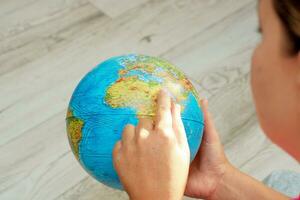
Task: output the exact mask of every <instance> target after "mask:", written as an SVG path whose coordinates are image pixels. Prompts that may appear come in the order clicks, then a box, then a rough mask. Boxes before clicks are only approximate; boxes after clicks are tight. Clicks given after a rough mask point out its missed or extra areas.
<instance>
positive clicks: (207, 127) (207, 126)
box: [200, 99, 220, 144]
mask: <svg viewBox="0 0 300 200" xmlns="http://www.w3.org/2000/svg"><path fill="white" fill-rule="evenodd" d="M200 103H201V107H202V111H203V115H204V135H203V140H204V142H205V143H207V144H213V143H219V142H220V138H219V135H218V132H217V130H216V128H215V125H214V122H213V119H212V116H211V114H210V112H209V111H208V101H207V99H203V100H201V101H200Z"/></svg>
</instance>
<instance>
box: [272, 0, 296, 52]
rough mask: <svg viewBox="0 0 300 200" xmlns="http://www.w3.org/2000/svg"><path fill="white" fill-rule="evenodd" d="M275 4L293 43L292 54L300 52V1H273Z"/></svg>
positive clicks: (276, 10)
mask: <svg viewBox="0 0 300 200" xmlns="http://www.w3.org/2000/svg"><path fill="white" fill-rule="evenodd" d="M273 3H274V8H275V12H276V13H277V14H278V16H279V18H280V20H281V22H282V24H283V25H284V27H285V29H286V32H287V35H288V39H289V40H290V41H291V50H292V53H298V52H300V0H273Z"/></svg>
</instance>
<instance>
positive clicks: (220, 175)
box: [118, 0, 300, 200]
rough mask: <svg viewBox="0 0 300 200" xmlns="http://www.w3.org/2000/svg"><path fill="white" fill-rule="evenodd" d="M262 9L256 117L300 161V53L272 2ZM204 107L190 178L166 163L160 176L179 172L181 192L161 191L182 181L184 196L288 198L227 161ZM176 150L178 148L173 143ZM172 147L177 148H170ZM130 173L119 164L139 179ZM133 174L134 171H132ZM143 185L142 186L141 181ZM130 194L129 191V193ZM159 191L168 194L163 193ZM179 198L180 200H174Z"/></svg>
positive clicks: (254, 77)
mask: <svg viewBox="0 0 300 200" xmlns="http://www.w3.org/2000/svg"><path fill="white" fill-rule="evenodd" d="M258 8H259V18H260V29H261V34H262V38H261V42H260V43H259V44H258V46H257V48H256V50H255V52H254V53H253V58H252V67H251V86H252V91H253V97H254V102H255V106H256V111H257V115H258V119H259V122H260V125H261V127H262V129H263V130H264V132H265V133H266V135H267V136H268V137H269V138H270V139H271V140H272V141H273V142H274V143H276V144H277V145H279V146H280V147H282V148H283V149H284V150H286V151H287V152H288V153H289V154H290V155H292V156H293V157H294V158H295V159H297V160H298V161H299V160H300V145H299V141H300V134H299V132H300V123H299V122H300V104H299V102H300V54H299V53H293V54H292V53H291V52H290V49H289V48H290V47H289V40H288V37H287V34H286V32H285V29H284V26H283V25H282V23H281V21H280V20H279V18H278V16H277V14H276V13H275V10H274V8H273V5H272V0H261V1H259V6H258ZM201 103H202V110H203V113H204V120H205V130H204V136H203V141H202V144H201V147H200V149H199V151H198V153H197V155H196V157H195V159H194V160H193V161H192V163H191V165H190V168H189V174H188V178H187V180H186V179H184V178H183V177H181V175H182V174H184V173H182V172H181V173H179V172H180V169H178V168H177V169H175V168H173V169H172V170H171V168H172V165H174V163H173V160H172V159H168V160H170V162H169V163H165V165H169V167H166V168H165V169H164V170H162V171H161V172H163V173H167V174H172V173H174V174H173V175H174V176H175V175H177V173H178V174H179V176H178V179H176V178H174V177H173V176H172V177H173V179H172V180H173V181H176V182H177V186H178V188H177V189H176V187H173V188H172V189H170V188H169V189H166V188H167V187H165V186H164V187H163V188H165V189H166V190H167V191H170V190H173V192H174V193H176V194H180V192H178V191H182V188H180V186H182V184H178V182H180V181H182V183H186V185H185V195H187V196H190V197H195V198H203V199H212V200H214V199H221V200H222V199H230V200H234V199H245V200H247V199H251V200H252V199H260V200H263V199H279V200H280V199H289V198H288V197H286V196H284V195H282V194H280V193H278V192H276V191H274V190H272V189H271V188H268V187H266V186H265V185H263V184H262V183H260V182H259V181H257V180H255V179H253V178H252V177H250V176H248V175H246V174H244V173H242V172H241V171H239V170H238V169H237V168H235V167H234V166H233V165H232V164H231V163H229V161H228V160H227V158H226V156H225V154H224V151H223V146H222V144H221V142H220V139H219V136H218V132H217V130H216V129H215V127H214V123H213V120H212V117H211V115H210V114H209V112H208V104H207V101H206V100H204V101H201ZM174 146H176V145H175V144H174ZM169 148H174V147H171V146H169ZM164 151H166V152H168V149H165V148H162V149H160V151H159V152H160V153H162V152H164ZM132 157H134V156H133V154H132V156H128V157H127V158H128V162H129V160H130V159H129V158H132ZM147 157H148V156H147ZM144 159H147V158H144ZM149 159H152V160H151V161H152V162H156V163H157V161H159V159H160V158H159V157H158V158H156V159H155V158H153V157H150V156H149ZM171 160H172V162H171ZM142 167H143V169H144V170H146V169H149V170H151V169H152V168H148V166H147V165H143V166H142ZM166 169H169V171H168V172H166V171H165V170H166ZM184 169H185V168H184ZM126 170H128V168H127V167H126V166H124V165H119V168H118V173H121V172H122V171H123V175H124V177H127V178H128V179H130V176H131V177H132V180H135V179H134V178H133V175H128V174H127V173H125V171H126ZM133 170H136V169H135V168H134V167H133ZM176 170H178V172H176ZM135 172H136V173H135V176H136V177H140V173H139V171H138V170H137V171H135ZM157 173H158V172H157ZM163 177H164V176H163ZM127 178H126V179H127ZM148 178H149V177H144V180H149V179H148ZM124 179H125V178H124ZM160 180H161V179H156V181H155V180H152V181H153V182H152V181H150V182H151V183H152V184H156V186H157V187H159V186H158V184H160V183H161V181H160ZM121 181H122V179H121ZM139 181H140V182H143V181H142V180H139ZM129 182H130V184H127V188H131V187H137V186H139V184H138V183H137V182H135V181H128V183H129ZM163 182H164V181H163ZM122 183H123V182H122ZM150 185H151V184H150ZM170 185H172V184H170ZM125 189H126V188H125ZM126 191H127V192H128V190H126ZM146 191H147V189H146V190H144V187H143V190H140V191H138V192H137V193H139V195H137V196H140V197H141V198H140V199H145V197H147V195H151V193H147V192H146ZM160 192H162V193H161V194H164V193H163V191H160ZM157 195H158V196H156V198H154V199H164V198H162V196H160V194H159V193H157ZM176 198H178V197H177V196H176ZM176 198H174V199H176Z"/></svg>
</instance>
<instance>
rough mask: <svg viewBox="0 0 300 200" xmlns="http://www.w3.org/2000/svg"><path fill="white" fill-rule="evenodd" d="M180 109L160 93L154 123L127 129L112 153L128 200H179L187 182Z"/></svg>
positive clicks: (146, 120) (186, 148)
mask: <svg viewBox="0 0 300 200" xmlns="http://www.w3.org/2000/svg"><path fill="white" fill-rule="evenodd" d="M180 111H181V107H180V105H179V104H175V103H174V102H173V101H171V98H170V96H169V95H168V94H167V93H166V92H165V91H163V90H162V91H161V92H160V93H159V95H158V99H157V112H156V116H155V119H154V123H153V121H152V119H150V118H141V119H139V124H138V125H137V127H134V126H133V125H127V126H126V127H125V129H124V130H123V134H122V140H121V141H119V142H118V143H117V144H116V146H115V148H114V151H113V157H114V166H115V169H116V171H117V173H118V175H119V177H120V180H121V182H122V184H123V186H124V189H125V190H126V191H127V193H128V195H129V197H130V199H132V200H139V199H143V200H148V199H149V200H152V199H164V200H179V199H181V198H182V196H183V193H184V188H185V185H186V181H187V176H188V172H189V163H190V151H189V146H188V143H187V138H186V134H185V130H184V126H183V123H182V121H181V114H180Z"/></svg>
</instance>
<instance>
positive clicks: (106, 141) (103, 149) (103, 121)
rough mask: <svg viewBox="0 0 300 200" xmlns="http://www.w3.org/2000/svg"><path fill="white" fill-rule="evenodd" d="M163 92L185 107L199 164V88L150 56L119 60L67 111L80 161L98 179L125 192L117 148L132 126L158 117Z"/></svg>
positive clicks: (85, 82) (92, 75) (101, 69)
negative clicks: (116, 160) (125, 130)
mask: <svg viewBox="0 0 300 200" xmlns="http://www.w3.org/2000/svg"><path fill="white" fill-rule="evenodd" d="M162 88H164V89H165V90H167V91H168V92H169V94H170V96H171V97H172V99H173V100H174V101H176V103H178V104H180V105H181V108H182V109H181V118H182V121H183V124H184V128H185V132H186V136H187V139H188V144H189V148H190V153H191V154H190V160H193V158H194V157H195V155H196V153H197V151H198V148H199V146H200V143H201V139H202V134H203V127H204V121H203V114H202V110H201V106H200V100H199V96H198V93H197V91H196V89H195V88H194V87H193V85H192V84H191V82H190V81H189V80H188V78H187V77H186V76H185V75H184V73H183V72H181V71H180V70H179V69H177V68H176V67H175V66H174V65H172V64H171V63H169V62H168V61H166V60H163V59H160V58H156V57H150V56H145V55H136V54H130V55H124V56H116V57H113V58H110V59H108V60H106V61H104V62H102V63H100V64H99V65H97V66H96V67H95V68H94V69H93V70H91V71H90V72H89V73H88V74H86V76H85V77H83V79H82V80H81V81H80V82H79V84H78V86H77V87H76V89H75V90H74V93H73V95H72V97H71V100H70V103H69V107H68V111H67V116H66V126H67V135H68V139H69V143H70V146H71V149H72V151H73V153H74V155H75V157H76V159H77V160H78V161H79V163H80V164H81V166H82V167H83V168H84V169H85V170H86V171H87V172H88V173H89V174H90V175H91V176H93V177H94V178H95V179H96V180H98V181H100V182H101V183H103V184H105V185H107V186H110V187H112V188H116V189H121V190H122V189H123V187H122V184H121V183H120V180H119V178H118V175H117V173H116V171H115V169H114V166H113V157H112V152H113V148H114V145H115V144H116V142H117V141H118V140H120V139H121V137H122V131H123V128H124V127H125V126H126V125H127V124H132V125H135V126H136V125H137V124H138V122H139V119H141V118H144V117H150V118H153V117H154V116H155V111H156V98H157V95H158V92H159V91H160V90H161V89H162ZM157 164H158V165H159V163H157Z"/></svg>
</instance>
